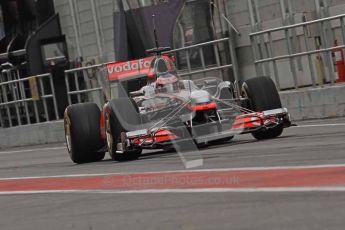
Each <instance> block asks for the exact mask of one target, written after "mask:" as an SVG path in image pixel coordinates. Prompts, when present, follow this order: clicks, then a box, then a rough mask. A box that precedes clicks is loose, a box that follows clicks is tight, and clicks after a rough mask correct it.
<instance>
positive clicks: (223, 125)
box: [64, 55, 291, 163]
mask: <svg viewBox="0 0 345 230" xmlns="http://www.w3.org/2000/svg"><path fill="white" fill-rule="evenodd" d="M105 70H106V71H104V72H105V74H103V75H102V76H103V77H102V78H101V79H99V82H100V85H101V86H102V88H103V92H104V95H105V97H106V103H105V104H104V106H103V108H102V109H101V110H100V109H99V107H98V106H97V105H96V104H94V103H82V104H75V105H70V106H68V107H67V108H66V111H65V115H64V121H65V122H64V126H65V136H66V143H67V148H68V152H69V155H70V157H71V159H72V161H73V162H75V163H85V162H94V161H99V160H102V159H103V158H104V156H105V152H109V154H110V156H111V157H112V159H113V160H117V161H123V160H134V159H137V158H138V157H139V156H140V154H141V152H142V150H143V149H172V148H173V149H176V151H178V152H179V151H182V152H188V151H191V150H192V149H193V147H192V146H200V145H203V146H205V145H207V144H212V143H215V142H222V141H229V140H231V139H232V138H233V137H234V136H235V135H237V134H244V133H251V134H252V135H253V136H254V137H255V138H256V139H259V140H261V139H270V138H275V137H278V136H280V135H281V134H282V132H283V129H284V128H287V127H289V126H291V121H290V116H289V114H288V111H287V109H285V108H282V105H281V101H280V98H279V94H278V92H277V89H276V86H275V84H274V82H273V81H272V80H271V79H270V78H269V77H257V78H252V79H250V80H247V81H245V82H244V83H243V84H242V86H241V88H240V89H238V88H239V87H236V86H235V84H234V83H232V82H229V81H222V80H220V79H219V78H206V79H200V80H196V81H191V80H181V79H179V76H178V74H177V71H176V69H175V67H174V63H173V61H172V60H171V58H170V57H169V56H164V55H156V56H151V57H147V58H144V59H140V60H133V61H129V62H119V63H112V64H108V65H107V66H106V68H105Z"/></svg>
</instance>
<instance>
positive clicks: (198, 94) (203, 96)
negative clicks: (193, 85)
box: [190, 90, 211, 104]
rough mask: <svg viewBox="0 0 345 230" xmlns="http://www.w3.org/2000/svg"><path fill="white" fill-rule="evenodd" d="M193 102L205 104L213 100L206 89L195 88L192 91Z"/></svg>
mask: <svg viewBox="0 0 345 230" xmlns="http://www.w3.org/2000/svg"><path fill="white" fill-rule="evenodd" d="M190 97H191V99H192V103H195V104H203V103H208V102H210V101H211V96H210V94H209V93H208V92H207V91H205V90H195V91H192V93H191V96H190Z"/></svg>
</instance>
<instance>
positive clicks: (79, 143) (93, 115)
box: [64, 103, 105, 164]
mask: <svg viewBox="0 0 345 230" xmlns="http://www.w3.org/2000/svg"><path fill="white" fill-rule="evenodd" d="M100 116H101V112H100V110H99V108H98V106H97V105H96V104H95V103H81V104H76V105H71V106H68V107H67V108H66V110H65V113H64V127H65V138H66V143H67V150H68V153H69V156H70V158H71V160H72V161H73V162H74V163H77V164H82V163H88V162H96V161H100V160H102V159H103V158H104V156H105V151H102V148H103V147H104V141H103V140H102V138H101V132H100Z"/></svg>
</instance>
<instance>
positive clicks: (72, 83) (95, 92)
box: [65, 64, 105, 105]
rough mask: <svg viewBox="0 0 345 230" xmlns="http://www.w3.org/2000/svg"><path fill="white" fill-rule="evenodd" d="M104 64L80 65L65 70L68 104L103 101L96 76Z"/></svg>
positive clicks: (98, 102) (99, 103)
mask: <svg viewBox="0 0 345 230" xmlns="http://www.w3.org/2000/svg"><path fill="white" fill-rule="evenodd" d="M104 66H105V64H99V65H92V66H86V67H80V68H75V69H70V70H66V71H65V81H66V87H67V98H68V104H69V105H71V104H77V103H82V102H95V103H97V104H98V105H101V104H102V102H103V96H102V88H101V87H100V85H99V83H98V80H97V77H98V75H99V74H101V69H102V68H104Z"/></svg>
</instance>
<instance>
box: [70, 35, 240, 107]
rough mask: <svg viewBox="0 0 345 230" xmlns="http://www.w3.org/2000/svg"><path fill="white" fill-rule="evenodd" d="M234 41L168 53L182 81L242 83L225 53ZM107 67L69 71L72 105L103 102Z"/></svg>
mask: <svg viewBox="0 0 345 230" xmlns="http://www.w3.org/2000/svg"><path fill="white" fill-rule="evenodd" d="M231 48H232V46H231V39H230V38H222V39H218V40H214V41H209V42H205V43H200V44H196V45H191V46H188V47H183V48H179V49H174V50H170V51H168V52H166V53H165V54H171V55H173V56H174V57H175V58H176V62H177V68H178V72H179V75H180V76H181V77H182V78H189V79H198V78H202V77H206V76H216V77H220V78H222V79H225V80H230V76H229V75H232V77H233V78H234V80H237V81H238V76H237V74H235V73H233V71H232V69H233V68H234V65H233V64H232V63H231V60H233V58H234V57H231V56H229V57H227V56H226V55H223V56H222V53H223V54H224V53H225V54H229V52H230V53H232V52H231ZM105 65H106V64H99V65H93V66H87V67H81V68H76V69H70V70H66V71H65V81H66V86H67V95H68V103H69V104H75V103H81V102H89V101H91V102H95V103H97V104H99V105H101V104H102V102H103V96H102V93H101V87H100V86H99V84H98V81H97V77H98V74H101V69H102V68H104V67H105Z"/></svg>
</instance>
